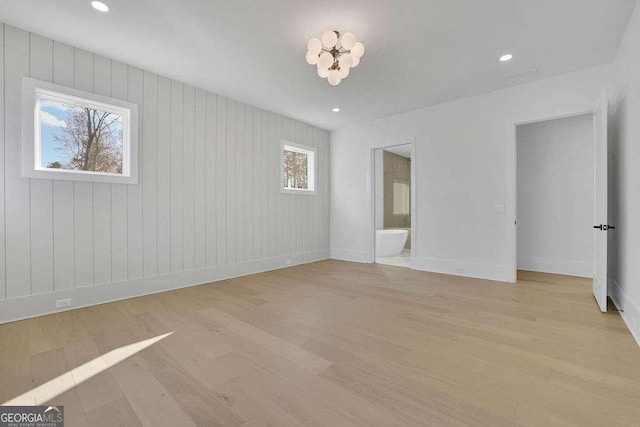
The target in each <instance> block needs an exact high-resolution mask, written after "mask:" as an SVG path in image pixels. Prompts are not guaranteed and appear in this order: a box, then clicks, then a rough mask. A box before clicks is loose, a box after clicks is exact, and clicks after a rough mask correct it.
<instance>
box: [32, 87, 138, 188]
mask: <svg viewBox="0 0 640 427" xmlns="http://www.w3.org/2000/svg"><path fill="white" fill-rule="evenodd" d="M22 89H23V129H22V144H23V159H22V172H23V176H25V177H29V178H48V179H66V180H75V181H93V182H111V183H123V184H136V183H137V105H135V104H131V103H128V102H124V101H120V100H117V99H112V98H107V97H103V96H99V95H95V94H92V93H88V92H82V91H78V90H75V89H70V88H66V87H63V86H58V85H53V84H50V83H45V82H40V81H37V80H33V79H28V78H25V79H24V81H23V88H22Z"/></svg>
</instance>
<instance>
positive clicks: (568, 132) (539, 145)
mask: <svg viewBox="0 0 640 427" xmlns="http://www.w3.org/2000/svg"><path fill="white" fill-rule="evenodd" d="M517 144H518V145H517V162H518V164H517V180H516V183H517V187H518V203H517V210H518V213H517V218H518V227H517V232H518V239H517V241H518V269H520V270H529V271H542V272H546V273H557V274H568V275H573V276H583V277H593V260H594V252H593V225H594V224H595V223H594V219H593V218H594V216H593V212H594V209H593V208H594V206H593V205H594V163H593V162H594V157H593V115H592V114H587V115H581V116H575V117H569V118H563V119H557V120H546V121H543V122H537V123H530V124H525V125H521V126H518V127H517Z"/></svg>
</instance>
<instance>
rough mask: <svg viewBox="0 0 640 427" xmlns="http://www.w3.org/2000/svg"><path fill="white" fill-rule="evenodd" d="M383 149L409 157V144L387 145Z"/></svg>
mask: <svg viewBox="0 0 640 427" xmlns="http://www.w3.org/2000/svg"><path fill="white" fill-rule="evenodd" d="M384 151H388V152H390V153H394V154H397V155H398V156H402V157H406V158H408V159H410V158H411V144H404V145H396V146H394V147H387V148H385V149H384Z"/></svg>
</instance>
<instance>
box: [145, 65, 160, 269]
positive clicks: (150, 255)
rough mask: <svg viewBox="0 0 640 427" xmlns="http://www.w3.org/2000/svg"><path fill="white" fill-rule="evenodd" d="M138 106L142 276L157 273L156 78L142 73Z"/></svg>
mask: <svg viewBox="0 0 640 427" xmlns="http://www.w3.org/2000/svg"><path fill="white" fill-rule="evenodd" d="M143 80H144V92H143V107H142V114H143V117H142V126H143V129H142V137H143V139H144V140H143V144H142V145H143V146H144V150H143V151H142V248H143V263H142V264H143V266H144V272H143V274H144V275H145V276H154V275H156V274H158V237H157V231H158V226H157V220H158V216H157V179H156V177H157V173H156V161H157V149H158V147H157V140H158V133H157V131H158V77H157V76H156V75H155V74H153V73H150V72H148V71H145V72H144V79H143Z"/></svg>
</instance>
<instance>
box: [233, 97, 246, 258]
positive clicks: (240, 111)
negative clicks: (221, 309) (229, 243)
mask: <svg viewBox="0 0 640 427" xmlns="http://www.w3.org/2000/svg"><path fill="white" fill-rule="evenodd" d="M235 129H236V141H235V182H234V183H233V186H234V187H235V190H234V191H233V193H235V197H234V203H235V214H234V221H235V225H236V231H235V247H236V255H235V260H236V262H238V263H240V262H242V261H244V253H243V246H242V245H243V243H244V234H245V228H244V169H245V167H244V166H245V164H244V162H245V157H244V104H241V103H239V102H238V103H236V126H235Z"/></svg>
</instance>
